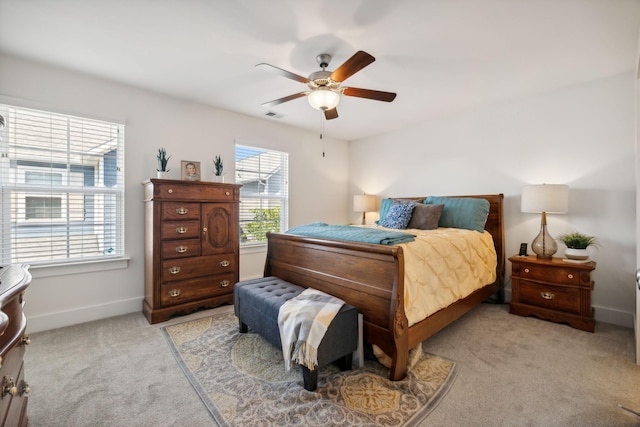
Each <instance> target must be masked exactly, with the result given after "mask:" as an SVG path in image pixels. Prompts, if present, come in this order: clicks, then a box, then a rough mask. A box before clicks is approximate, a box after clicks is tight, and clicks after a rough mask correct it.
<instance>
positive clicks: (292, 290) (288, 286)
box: [233, 277, 358, 391]
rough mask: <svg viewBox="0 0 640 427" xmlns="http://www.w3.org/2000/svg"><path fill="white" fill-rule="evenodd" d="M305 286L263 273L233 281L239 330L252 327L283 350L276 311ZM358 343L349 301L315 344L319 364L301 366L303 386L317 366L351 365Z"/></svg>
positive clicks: (311, 386)
mask: <svg viewBox="0 0 640 427" xmlns="http://www.w3.org/2000/svg"><path fill="white" fill-rule="evenodd" d="M303 290H304V288H301V287H300V286H297V285H294V284H292V283H289V282H285V281H284V280H282V279H279V278H277V277H263V278H260V279H254V280H246V281H243V282H239V283H236V285H235V286H234V288H233V300H234V311H235V314H236V316H237V317H238V320H239V322H240V333H246V332H247V331H248V328H251V329H252V330H253V331H255V332H256V333H258V334H260V336H262V337H263V338H264V339H266V340H267V341H269V342H270V343H271V344H273V345H274V346H275V347H277V348H278V349H280V350H282V343H281V341H280V328H279V327H278V312H279V310H280V306H281V305H282V304H284V303H285V301H288V300H290V299H291V298H293V297H295V296H297V295H298V294H300V293H301V292H302V291H303ZM357 347H358V311H357V310H356V308H355V307H353V306H352V305H349V304H345V305H343V306H342V308H341V309H340V311H339V312H338V314H337V315H336V317H335V318H334V319H333V321H332V322H331V324H330V325H329V328H327V332H326V333H325V335H324V337H323V339H322V341H321V342H320V346H319V347H318V366H317V367H316V369H314V370H313V371H310V370H309V369H308V368H307V367H306V366H301V367H302V377H303V380H304V388H305V389H306V390H309V391H313V390H315V389H316V387H317V383H318V370H319V369H320V368H321V367H322V366H325V365H327V364H329V363H331V362H334V361H335V362H336V363H337V365H338V366H339V367H340V369H341V370H343V371H345V370H349V369H351V364H352V355H353V352H354V351H355V350H356V348H357Z"/></svg>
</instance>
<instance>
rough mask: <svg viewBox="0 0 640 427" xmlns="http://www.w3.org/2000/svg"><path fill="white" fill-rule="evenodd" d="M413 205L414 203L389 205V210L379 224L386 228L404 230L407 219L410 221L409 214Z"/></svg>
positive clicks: (414, 205)
mask: <svg viewBox="0 0 640 427" xmlns="http://www.w3.org/2000/svg"><path fill="white" fill-rule="evenodd" d="M415 207H416V203H395V204H393V205H391V207H390V208H389V212H387V215H386V216H385V217H384V219H383V220H382V221H380V222H379V224H380V225H381V226H383V227H387V228H395V229H397V230H404V229H406V228H407V224H409V221H411V215H412V214H413V208H415Z"/></svg>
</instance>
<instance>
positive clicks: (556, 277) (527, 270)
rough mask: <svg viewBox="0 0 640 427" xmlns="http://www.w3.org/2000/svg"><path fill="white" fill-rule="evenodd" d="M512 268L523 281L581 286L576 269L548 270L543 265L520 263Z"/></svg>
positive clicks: (557, 268) (558, 268)
mask: <svg viewBox="0 0 640 427" xmlns="http://www.w3.org/2000/svg"><path fill="white" fill-rule="evenodd" d="M512 268H513V274H514V275H517V276H518V277H521V278H523V279H528V280H541V281H544V282H553V283H566V284H567V285H579V284H580V270H577V269H574V268H566V267H555V268H548V267H546V266H542V265H532V264H520V263H514V264H513V267H512ZM587 274H588V273H587Z"/></svg>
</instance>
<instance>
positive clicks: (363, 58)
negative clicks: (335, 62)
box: [331, 50, 376, 82]
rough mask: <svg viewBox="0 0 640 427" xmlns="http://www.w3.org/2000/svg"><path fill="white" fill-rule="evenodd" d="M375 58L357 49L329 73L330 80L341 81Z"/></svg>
mask: <svg viewBox="0 0 640 427" xmlns="http://www.w3.org/2000/svg"><path fill="white" fill-rule="evenodd" d="M375 60H376V58H374V57H373V56H371V55H369V54H368V53H367V52H365V51H362V50H359V51H357V52H356V53H355V54H354V55H353V56H352V57H351V58H349V59H347V61H346V62H345V63H344V64H342V65H341V66H339V67H338V68H337V69H336V70H335V71H334V72H333V73H331V80H333V81H334V82H343V81H345V80H347V79H348V78H349V77H351V76H353V75H354V74H355V73H357V72H358V71H360V70H362V69H363V68H364V67H366V66H367V65H369V64H371V63H372V62H373V61H375Z"/></svg>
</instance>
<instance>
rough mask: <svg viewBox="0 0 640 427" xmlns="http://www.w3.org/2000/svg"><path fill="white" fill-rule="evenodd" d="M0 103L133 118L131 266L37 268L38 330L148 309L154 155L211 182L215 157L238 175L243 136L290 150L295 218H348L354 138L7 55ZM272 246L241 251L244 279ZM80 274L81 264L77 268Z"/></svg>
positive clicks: (29, 306)
mask: <svg viewBox="0 0 640 427" xmlns="http://www.w3.org/2000/svg"><path fill="white" fill-rule="evenodd" d="M0 102H10V103H15V104H18V105H22V106H25V107H32V108H41V109H47V110H51V111H56V112H61V113H69V114H75V115H79V116H85V117H93V118H99V119H107V120H110V119H113V120H116V121H121V122H125V123H126V129H125V137H126V147H125V159H126V164H125V188H126V200H125V221H126V238H125V248H126V253H127V255H128V256H129V257H130V261H129V263H128V266H126V267H125V268H122V269H115V270H110V271H96V272H75V271H74V272H73V273H71V274H69V273H68V272H66V270H65V273H64V274H62V275H56V276H50V275H49V271H50V270H46V271H45V270H43V269H38V268H35V267H32V269H31V271H32V273H33V276H34V279H33V281H32V283H31V285H30V287H29V289H28V291H27V295H26V298H25V299H26V306H25V312H26V314H27V316H28V319H29V330H30V331H31V332H36V331H39V330H46V329H51V328H55V327H60V326H65V325H69V324H74V323H80V322H85V321H90V320H95V319H99V318H104V317H109V316H114V315H119V314H124V313H128V312H133V311H140V310H141V309H142V298H143V278H144V270H143V262H144V260H143V201H142V200H143V196H142V185H141V182H142V181H143V180H145V179H147V178H150V177H153V176H155V168H156V153H157V150H158V148H159V147H161V146H164V147H166V149H167V152H168V153H169V154H171V155H172V157H171V159H170V161H169V168H170V169H171V172H170V178H172V179H179V177H180V160H196V161H200V162H201V166H202V174H203V180H204V181H209V180H212V175H213V172H212V166H211V161H212V160H213V158H214V156H215V155H217V154H220V155H222V157H223V159H224V160H225V172H226V174H227V177H232V176H233V172H234V171H233V162H234V144H235V140H236V139H241V140H242V141H243V142H244V143H248V144H255V145H259V146H262V147H265V148H270V149H276V150H281V151H285V152H288V153H289V161H290V177H289V178H290V182H289V189H290V200H291V205H290V221H289V222H290V225H298V224H302V223H306V222H311V221H314V220H317V219H319V218H321V219H322V220H324V221H327V222H338V223H341V222H346V221H348V213H347V212H348V211H349V209H350V205H349V203H350V202H349V194H348V169H347V168H348V144H347V143H346V142H344V141H340V140H335V139H331V138H327V137H325V139H324V150H325V152H326V157H324V158H323V157H322V144H321V142H320V141H319V138H318V133H315V132H307V131H302V130H300V129H296V128H291V127H287V126H283V125H281V124H279V123H277V119H265V120H261V119H255V118H250V117H247V116H243V115H239V114H235V113H231V112H227V111H222V110H219V109H214V108H211V107H207V106H203V105H198V104H194V103H191V102H187V101H181V100H178V99H174V98H170V97H167V96H163V95H159V94H155V93H151V92H148V91H144V90H140V89H137V88H133V87H130V86H126V85H122V84H118V83H114V82H109V81H105V80H101V79H98V78H94V77H91V76H87V75H82V74H78V73H74V72H70V71H67V70H64V69H60V68H53V67H48V66H44V65H41V64H37V63H33V62H30V61H25V60H22V59H18V58H15V57H11V56H6V55H0ZM264 258H265V251H264V248H263V249H262V250H258V251H257V252H256V251H252V252H248V253H245V252H242V253H241V257H240V266H241V268H240V277H241V279H247V278H253V277H259V276H261V275H262V270H263V267H264ZM77 271H80V270H77Z"/></svg>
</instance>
